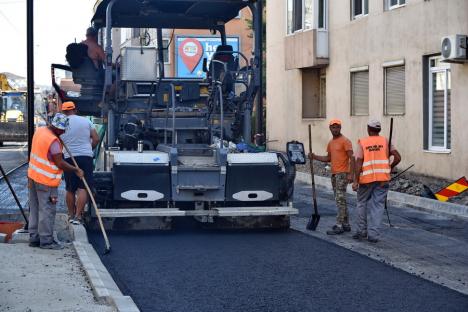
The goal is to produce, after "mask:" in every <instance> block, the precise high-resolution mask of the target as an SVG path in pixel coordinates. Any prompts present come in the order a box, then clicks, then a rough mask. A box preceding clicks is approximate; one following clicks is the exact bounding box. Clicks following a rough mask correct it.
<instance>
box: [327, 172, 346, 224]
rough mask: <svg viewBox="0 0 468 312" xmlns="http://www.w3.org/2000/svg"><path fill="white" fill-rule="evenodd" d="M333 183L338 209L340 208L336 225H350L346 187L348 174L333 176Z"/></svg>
mask: <svg viewBox="0 0 468 312" xmlns="http://www.w3.org/2000/svg"><path fill="white" fill-rule="evenodd" d="M331 182H332V186H333V193H334V194H335V201H336V207H337V208H338V211H337V215H336V224H337V225H349V215H348V207H347V205H346V187H347V186H348V174H347V173H336V174H332V177H331Z"/></svg>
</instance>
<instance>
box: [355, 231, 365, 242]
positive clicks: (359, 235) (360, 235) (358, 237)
mask: <svg viewBox="0 0 468 312" xmlns="http://www.w3.org/2000/svg"><path fill="white" fill-rule="evenodd" d="M366 237H367V233H361V232H356V233H354V235H353V239H356V240H363V239H366Z"/></svg>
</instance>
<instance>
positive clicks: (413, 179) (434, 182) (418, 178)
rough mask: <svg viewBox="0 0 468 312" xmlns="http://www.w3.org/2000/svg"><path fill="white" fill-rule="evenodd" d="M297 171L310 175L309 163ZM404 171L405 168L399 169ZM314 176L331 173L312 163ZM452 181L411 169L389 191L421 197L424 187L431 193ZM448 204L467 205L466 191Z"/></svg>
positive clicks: (394, 182) (328, 168)
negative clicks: (417, 172)
mask: <svg viewBox="0 0 468 312" xmlns="http://www.w3.org/2000/svg"><path fill="white" fill-rule="evenodd" d="M296 168H297V170H298V171H301V172H306V173H310V163H309V162H307V164H305V165H299V166H296ZM399 169H400V170H404V169H405V168H399ZM314 170H315V174H316V175H319V176H323V177H330V176H331V171H330V167H329V165H328V164H325V163H323V162H319V161H314ZM453 182H454V181H449V180H444V179H440V178H435V177H429V176H425V175H421V174H416V173H412V172H411V169H410V170H409V171H407V172H406V173H404V174H403V175H401V176H400V177H399V178H398V179H397V180H395V181H392V182H391V183H390V189H391V190H392V191H397V192H401V193H406V194H411V195H416V196H422V194H423V193H424V186H423V185H426V186H428V187H429V188H430V189H431V190H432V192H434V193H435V192H437V191H439V190H440V189H442V188H444V187H446V186H447V185H449V184H451V183H453ZM448 202H450V203H455V204H460V205H468V191H465V192H464V193H462V194H460V195H459V196H455V197H452V198H450V199H449V201H448Z"/></svg>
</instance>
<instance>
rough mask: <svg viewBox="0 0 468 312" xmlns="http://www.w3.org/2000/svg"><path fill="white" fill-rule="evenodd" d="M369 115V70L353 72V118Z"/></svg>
mask: <svg viewBox="0 0 468 312" xmlns="http://www.w3.org/2000/svg"><path fill="white" fill-rule="evenodd" d="M367 115H369V69H366V70H362V71H354V72H351V116H367Z"/></svg>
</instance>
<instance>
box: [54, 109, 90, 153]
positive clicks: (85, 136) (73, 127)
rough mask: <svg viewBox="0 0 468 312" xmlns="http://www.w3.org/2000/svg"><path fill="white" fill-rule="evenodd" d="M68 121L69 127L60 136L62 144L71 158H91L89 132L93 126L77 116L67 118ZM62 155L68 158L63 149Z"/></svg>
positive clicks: (85, 119)
mask: <svg viewBox="0 0 468 312" xmlns="http://www.w3.org/2000/svg"><path fill="white" fill-rule="evenodd" d="M68 120H69V122H70V123H69V126H68V128H67V130H65V133H64V134H62V135H61V136H60V137H61V138H62V140H63V143H65V144H66V145H67V146H68V148H69V149H70V152H71V153H72V154H73V156H89V157H93V148H92V146H91V130H92V129H94V124H93V123H92V122H91V120H89V119H87V118H85V117H81V116H77V115H70V116H68ZM63 154H64V157H65V158H68V157H70V156H69V155H68V153H67V151H66V150H65V148H64V149H63Z"/></svg>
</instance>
